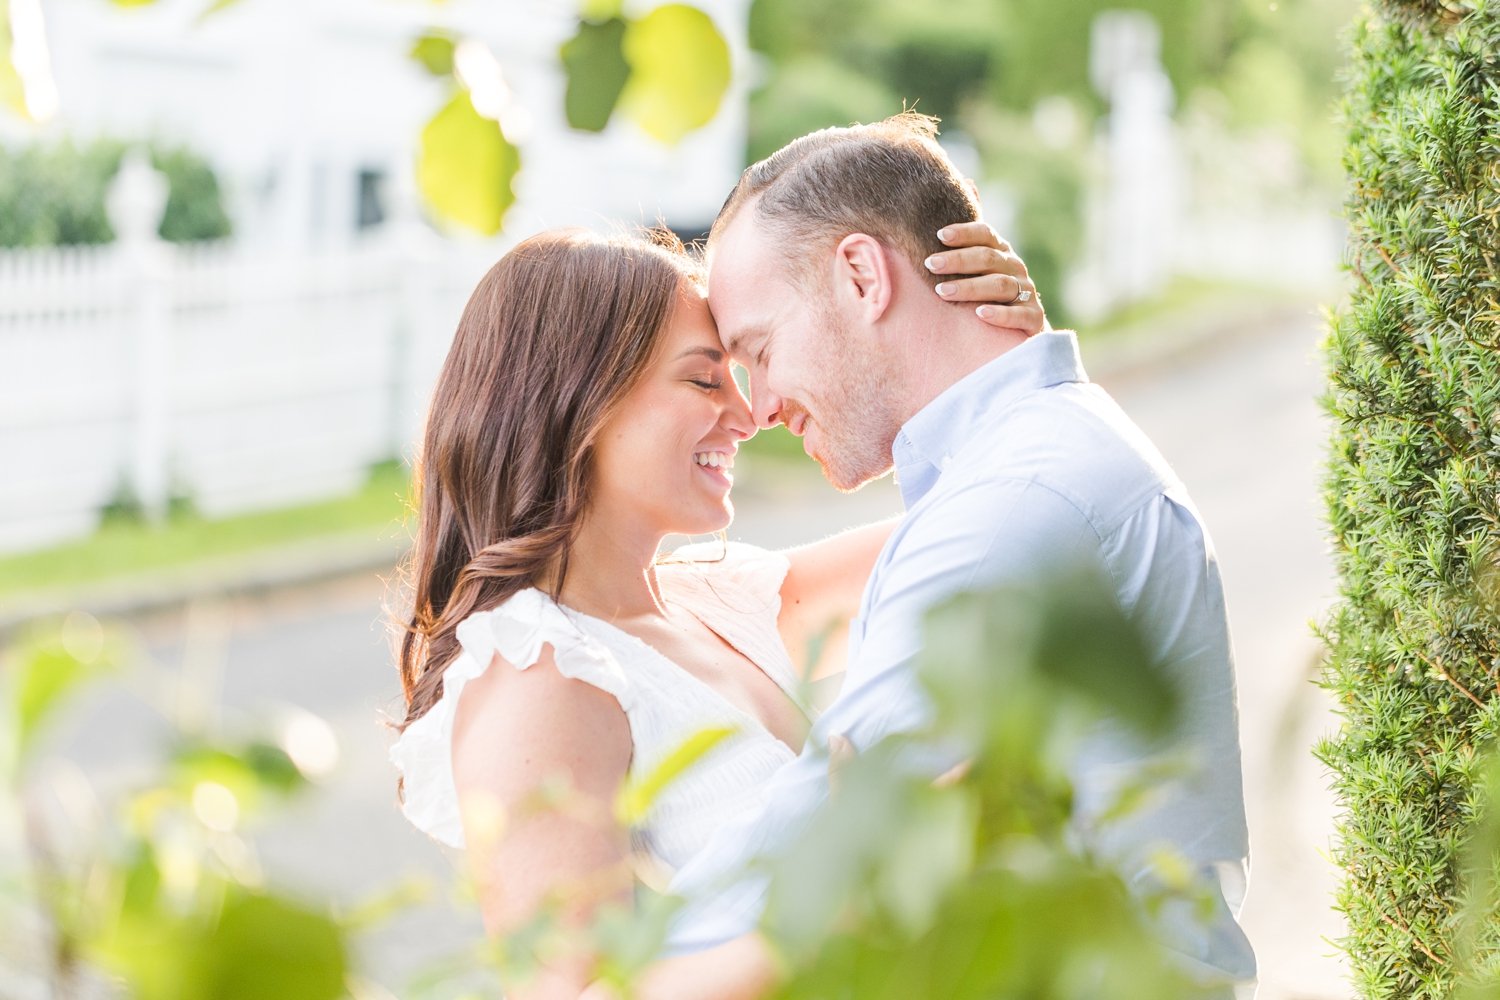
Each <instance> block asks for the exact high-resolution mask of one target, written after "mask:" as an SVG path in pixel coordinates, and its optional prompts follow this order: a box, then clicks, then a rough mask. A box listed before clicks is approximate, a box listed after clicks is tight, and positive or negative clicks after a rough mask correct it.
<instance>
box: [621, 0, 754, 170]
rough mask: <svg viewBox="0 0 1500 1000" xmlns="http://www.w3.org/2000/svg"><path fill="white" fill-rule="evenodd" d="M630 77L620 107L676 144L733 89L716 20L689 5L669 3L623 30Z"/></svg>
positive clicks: (645, 127) (647, 128)
mask: <svg viewBox="0 0 1500 1000" xmlns="http://www.w3.org/2000/svg"><path fill="white" fill-rule="evenodd" d="M624 52H625V61H626V62H627V63H628V64H629V66H630V80H629V82H627V83H626V84H625V92H624V93H623V94H621V95H620V109H621V110H622V111H623V112H624V113H625V114H627V115H629V116H630V118H631V120H632V121H634V122H635V123H636V124H637V125H639V126H640V127H641V128H642V129H643V130H644V131H645V132H646V134H648V135H650V136H652V137H653V138H655V139H659V140H660V141H662V142H666V143H677V142H679V141H681V140H682V138H683V137H684V136H686V135H687V134H688V133H689V132H692V131H693V130H694V129H698V128H702V127H703V126H704V125H707V124H708V123H709V122H710V121H712V120H713V117H714V115H715V114H716V113H717V112H718V110H719V104H720V102H721V101H722V100H723V99H724V94H725V92H726V91H727V90H728V89H729V76H730V60H729V44H728V43H727V42H725V41H724V36H723V35H721V34H719V29H718V28H716V27H714V22H713V20H712V19H711V18H710V17H709V16H708V15H707V14H705V13H703V11H701V10H699V9H697V8H696V7H689V6H687V5H686V4H676V3H673V4H665V5H663V6H661V7H658V8H656V9H655V10H653V11H651V12H650V13H649V14H647V15H646V16H645V17H642V18H640V19H638V20H636V21H633V22H631V24H630V26H629V28H628V29H627V30H626V32H625V40H624Z"/></svg>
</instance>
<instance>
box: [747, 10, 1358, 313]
mask: <svg viewBox="0 0 1500 1000" xmlns="http://www.w3.org/2000/svg"><path fill="white" fill-rule="evenodd" d="M1357 2H1358V0H1282V2H1280V3H1276V4H1267V3H1266V2H1265V0H1236V2H1231V3H1225V2H1223V0H1070V2H1067V3H1035V2H1025V0H960V2H957V3H947V4H944V5H943V7H942V9H941V13H937V12H936V11H935V10H934V9H933V8H930V7H928V6H924V5H922V4H912V3H907V2H904V0H875V2H864V0H831V2H828V3H818V4H807V3H803V2H801V0H755V2H754V4H753V5H752V7H751V12H750V44H751V46H752V47H753V48H755V49H756V50H758V51H760V52H761V53H763V54H764V55H765V56H766V57H767V61H768V63H769V65H770V70H771V71H770V73H769V74H768V75H767V77H766V79H765V82H764V84H763V85H762V86H761V87H760V88H758V89H757V90H756V91H755V92H754V93H752V95H751V99H750V129H749V144H748V145H749V149H748V157H749V159H751V160H758V159H761V158H763V157H765V156H768V155H770V154H771V153H772V152H774V151H775V150H776V149H778V148H780V147H781V146H782V145H784V144H785V143H787V142H789V141H791V140H792V139H794V138H796V137H797V136H799V135H802V134H805V133H807V132H810V131H813V130H814V129H819V128H824V127H827V126H830V125H847V124H849V123H851V122H856V121H866V122H867V121H872V120H878V119H880V118H884V117H886V116H887V115H890V114H892V113H894V112H895V111H898V110H900V109H901V108H902V107H903V106H907V107H909V106H915V107H916V108H917V109H918V110H919V111H923V112H925V113H928V114H932V115H936V116H938V117H939V118H941V119H943V123H944V124H943V130H944V132H945V133H948V134H950V135H952V134H955V133H961V134H964V135H966V136H968V137H969V138H970V139H971V140H972V141H973V143H974V145H975V146H976V147H977V148H978V149H979V151H980V153H981V162H982V176H980V177H978V178H977V179H978V180H979V181H981V182H985V181H993V182H997V183H999V184H1002V185H1004V186H1005V187H1006V188H1007V189H1008V190H1009V191H1010V192H1011V193H1012V195H1013V197H1014V200H1015V203H1016V206H1017V214H1016V219H1015V228H1014V231H1013V232H1009V233H1006V234H1004V235H1005V236H1006V237H1007V238H1008V239H1010V240H1012V241H1013V242H1014V243H1015V244H1016V246H1017V248H1018V249H1019V251H1020V252H1021V254H1022V255H1023V256H1024V257H1025V258H1026V261H1027V266H1028V267H1029V268H1030V269H1031V271H1032V275H1033V278H1034V280H1035V281H1036V283H1037V285H1038V287H1040V288H1041V289H1043V292H1044V295H1045V298H1046V303H1047V309H1048V313H1049V315H1050V316H1051V318H1052V320H1053V322H1054V324H1056V325H1061V326H1066V325H1068V317H1067V303H1066V302H1064V301H1063V299H1062V298H1061V294H1060V293H1061V290H1062V287H1063V285H1062V277H1063V274H1064V273H1065V272H1066V271H1067V269H1068V268H1070V267H1071V266H1072V265H1073V264H1074V263H1075V261H1076V259H1077V254H1078V250H1079V245H1080V244H1081V242H1082V238H1083V232H1082V229H1083V207H1084V200H1085V199H1084V196H1085V192H1086V182H1087V180H1088V177H1087V175H1086V173H1085V171H1086V170H1087V165H1088V163H1089V160H1090V158H1091V156H1092V155H1093V150H1092V137H1093V127H1092V126H1093V123H1094V121H1095V120H1096V118H1097V117H1098V116H1099V115H1100V114H1102V113H1103V112H1104V110H1105V107H1104V102H1103V99H1102V98H1101V97H1100V96H1099V94H1098V93H1096V92H1095V90H1094V88H1093V85H1092V83H1091V82H1090V80H1089V77H1088V66H1089V44H1090V30H1091V26H1092V23H1093V21H1094V19H1095V18H1096V17H1097V16H1098V15H1099V14H1101V13H1103V12H1105V11H1109V10H1120V9H1124V10H1141V11H1145V12H1147V13H1149V14H1152V15H1153V16H1154V17H1155V18H1156V21H1157V23H1158V25H1159V26H1160V28H1161V33H1162V37H1161V56H1162V60H1163V64H1164V66H1165V69H1166V72H1167V74H1168V76H1169V77H1170V79H1171V81H1172V84H1173V87H1174V90H1175V92H1176V96H1177V106H1178V108H1179V110H1184V109H1192V110H1193V111H1194V112H1198V113H1203V114H1206V115H1207V116H1208V117H1210V118H1213V119H1216V120H1222V121H1223V123H1224V124H1225V125H1226V126H1228V127H1232V128H1234V129H1238V130H1265V129H1269V130H1272V131H1275V132H1278V133H1280V134H1282V135H1283V136H1285V137H1287V138H1289V139H1291V140H1292V141H1293V142H1294V143H1295V144H1296V146H1297V147H1298V148H1299V149H1301V150H1302V152H1303V159H1304V161H1305V163H1304V166H1305V167H1306V168H1307V170H1308V172H1309V174H1310V175H1311V176H1314V177H1318V178H1321V179H1324V180H1326V182H1327V184H1328V186H1329V187H1330V189H1331V188H1332V185H1333V184H1334V183H1336V172H1337V166H1338V164H1337V160H1338V153H1337V141H1336V140H1335V139H1334V138H1333V137H1332V130H1331V129H1330V128H1328V125H1327V118H1328V116H1329V112H1328V109H1329V107H1330V105H1331V103H1332V102H1333V100H1334V99H1335V97H1336V94H1337V85H1336V84H1335V82H1334V75H1335V70H1336V68H1337V67H1338V65H1339V62H1340V59H1341V55H1342V53H1341V49H1340V46H1339V45H1338V44H1337V43H1336V41H1335V39H1336V38H1337V36H1338V32H1337V29H1338V27H1339V26H1341V25H1342V24H1344V23H1345V22H1346V21H1347V20H1348V19H1349V18H1350V17H1351V16H1352V14H1353V11H1354V9H1355V6H1356V4H1357ZM1043 101H1047V102H1050V103H1052V104H1053V105H1054V106H1056V105H1058V104H1061V105H1062V106H1064V107H1067V108H1069V109H1071V110H1073V111H1074V112H1076V115H1077V118H1078V125H1079V128H1078V129H1077V130H1076V132H1077V134H1076V135H1074V136H1072V137H1071V138H1067V139H1064V140H1063V141H1058V140H1057V139H1055V138H1052V137H1047V136H1043V135H1040V134H1039V131H1038V129H1037V128H1036V126H1035V125H1034V124H1033V118H1034V112H1035V111H1036V109H1037V107H1038V104H1039V103H1040V102H1043Z"/></svg>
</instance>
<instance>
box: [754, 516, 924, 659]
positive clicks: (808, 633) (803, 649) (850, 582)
mask: <svg viewBox="0 0 1500 1000" xmlns="http://www.w3.org/2000/svg"><path fill="white" fill-rule="evenodd" d="M899 520H900V518H898V517H893V518H890V519H889V520H886V521H877V522H875V523H874V524H867V525H865V526H864V527H862V528H851V529H849V530H848V531H845V532H843V533H842V534H838V535H834V536H833V537H832V538H825V539H823V540H822V541H820V542H813V543H812V544H810V545H803V546H800V547H798V548H795V549H788V550H786V551H785V552H783V553H782V554H783V555H785V556H786V559H787V562H789V563H790V564H791V568H790V569H788V570H787V574H786V580H785V581H784V582H783V583H782V585H781V614H780V615H779V616H778V617H777V619H776V626H777V628H778V629H779V630H780V632H781V640H782V642H784V643H785V644H786V648H787V650H788V651H789V652H790V653H791V655H792V662H793V663H795V664H797V665H798V666H799V667H802V668H803V677H804V678H805V679H807V680H808V681H817V680H821V679H822V678H824V677H827V676H829V675H831V674H835V673H838V672H839V671H841V670H842V669H843V668H844V658H843V656H842V650H843V646H844V641H845V638H846V637H847V635H848V631H849V620H850V619H852V618H853V617H854V616H855V614H856V613H858V611H859V601H860V598H861V596H863V594H864V592H865V582H866V581H867V580H869V579H870V571H871V570H873V569H874V568H875V559H876V557H877V556H879V555H880V550H881V549H882V548H883V547H884V546H885V542H886V539H888V538H890V537H891V532H892V531H893V530H895V527H896V523H897V522H898V521H899ZM815 647H821V648H820V649H816V650H815Z"/></svg>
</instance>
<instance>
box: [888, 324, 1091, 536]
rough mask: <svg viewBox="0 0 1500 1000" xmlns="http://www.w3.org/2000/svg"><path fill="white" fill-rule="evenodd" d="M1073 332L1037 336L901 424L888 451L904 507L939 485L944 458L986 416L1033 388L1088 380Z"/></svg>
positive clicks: (949, 456)
mask: <svg viewBox="0 0 1500 1000" xmlns="http://www.w3.org/2000/svg"><path fill="white" fill-rule="evenodd" d="M1087 381H1088V375H1086V374H1085V373H1084V370H1083V361H1082V359H1081V358H1080V357H1079V355H1078V337H1077V335H1076V334H1074V333H1073V331H1071V330H1054V331H1048V332H1046V333H1039V334H1037V335H1036V336H1034V337H1032V338H1031V339H1030V340H1028V341H1026V343H1024V344H1021V345H1019V346H1017V347H1015V348H1013V349H1011V350H1009V351H1006V352H1005V353H1004V354H1002V355H1000V356H999V357H998V358H996V359H995V360H993V361H991V362H989V363H988V364H985V365H983V366H981V367H979V368H977V369H975V370H974V371H972V372H970V373H969V374H968V375H965V376H964V377H963V378H961V379H959V380H958V381H957V382H955V383H953V384H952V385H951V386H949V387H948V388H947V389H944V390H943V391H942V392H941V393H939V394H938V396H937V398H935V399H934V400H933V401H932V402H930V403H928V404H927V405H926V406H924V407H922V408H921V409H920V410H918V411H917V412H916V414H915V415H914V416H913V417H912V418H911V419H910V420H908V421H907V422H906V423H905V424H903V425H902V427H901V431H900V433H898V434H897V435H896V442H895V444H894V445H893V446H892V448H891V457H892V458H893V459H894V460H895V464H896V481H897V483H899V485H900V487H901V499H902V502H903V503H904V504H905V505H906V506H907V508H910V507H912V506H913V505H914V504H916V502H917V501H918V500H921V499H922V497H924V496H925V495H926V494H927V491H928V490H930V489H932V487H933V485H934V484H936V483H937V480H938V476H939V475H940V474H941V473H942V470H943V469H944V467H945V466H946V465H947V462H948V460H949V459H950V458H951V457H952V456H953V455H954V454H955V453H956V452H957V451H958V450H959V448H960V447H962V446H963V444H964V443H965V442H966V441H967V440H968V439H969V438H970V436H972V434H973V429H974V427H975V426H977V425H978V424H979V423H981V422H982V421H984V419H985V418H986V417H988V416H989V415H991V414H992V413H995V412H997V411H999V410H1002V409H1004V408H1006V407H1008V406H1009V405H1010V404H1011V403H1012V402H1013V401H1014V400H1015V399H1016V398H1017V397H1018V396H1020V395H1022V394H1023V393H1026V392H1030V391H1031V390H1033V389H1045V388H1047V387H1048V386H1053V385H1059V384H1061V383H1064V382H1087Z"/></svg>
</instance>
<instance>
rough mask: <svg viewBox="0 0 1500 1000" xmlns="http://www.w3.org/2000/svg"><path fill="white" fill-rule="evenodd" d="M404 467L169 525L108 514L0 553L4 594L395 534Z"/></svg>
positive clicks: (178, 518)
mask: <svg viewBox="0 0 1500 1000" xmlns="http://www.w3.org/2000/svg"><path fill="white" fill-rule="evenodd" d="M406 495H407V472H406V469H405V467H404V466H403V465H402V464H401V463H400V462H386V463H382V464H380V465H377V466H375V467H374V468H373V469H372V470H371V472H370V478H369V481H368V482H367V483H366V484H365V486H364V488H363V489H361V490H360V491H359V492H358V493H355V494H353V495H352V496H347V497H341V498H339V499H335V500H325V501H322V502H319V503H313V504H306V505H303V506H300V507H288V508H284V509H281V510H271V511H260V512H256V513H253V514H243V515H240V516H237V517H228V518H221V519H217V520H209V519H206V518H203V517H200V516H198V515H196V514H193V513H191V512H183V513H177V514H174V515H173V516H172V517H170V518H168V520H167V522H166V523H165V524H161V525H150V524H145V523H143V522H141V521H139V520H136V519H127V518H112V519H107V520H106V522H105V523H104V524H103V525H102V526H101V527H100V529H99V530H98V531H97V532H96V533H95V534H93V535H91V536H90V537H88V538H84V539H80V540H78V541H76V542H67V543H65V544H63V545H57V546H53V547H52V548H47V549H41V550H38V551H35V552H27V553H23V554H20V555H14V556H7V557H3V558H0V595H5V594H17V593H21V592H25V591H33V590H44V589H49V590H50V589H54V588H56V589H64V588H71V587H77V586H81V585H84V584H92V583H99V582H103V581H108V580H116V579H125V578H129V577H132V576H136V575H139V574H143V573H151V572H155V571H160V570H169V569H175V568H179V567H183V566H188V565H192V564H195V563H202V562H210V561H214V560H218V559H224V558H231V557H234V556H239V555H245V554H249V553H254V552H258V551H262V550H266V549H272V548H275V547H277V546H281V545H286V544H291V543H295V542H302V541H310V540H315V539H321V538H328V537H332V536H338V535H342V536H358V535H365V536H367V537H369V538H370V539H372V540H373V539H377V538H383V537H391V536H393V535H394V534H395V533H397V532H398V531H400V530H401V528H400V523H401V521H402V519H403V517H404V516H405V513H406V499H405V498H406Z"/></svg>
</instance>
